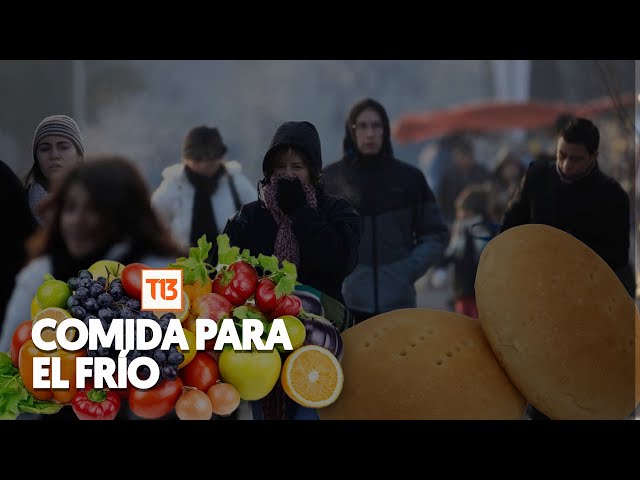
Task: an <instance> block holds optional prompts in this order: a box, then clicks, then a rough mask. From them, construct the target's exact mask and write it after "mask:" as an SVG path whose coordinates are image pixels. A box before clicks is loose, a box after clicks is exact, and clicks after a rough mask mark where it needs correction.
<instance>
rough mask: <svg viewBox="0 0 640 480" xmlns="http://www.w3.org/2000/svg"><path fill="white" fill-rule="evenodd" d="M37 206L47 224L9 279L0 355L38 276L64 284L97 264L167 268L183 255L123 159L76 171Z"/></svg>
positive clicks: (82, 166) (132, 168)
mask: <svg viewBox="0 0 640 480" xmlns="http://www.w3.org/2000/svg"><path fill="white" fill-rule="evenodd" d="M40 208H41V210H43V211H44V213H45V214H46V215H47V218H50V220H51V221H50V222H48V223H47V225H46V226H45V227H43V228H41V229H39V230H38V231H37V232H36V233H35V234H34V236H33V238H31V239H30V240H29V247H30V251H29V259H30V261H29V263H28V264H27V265H26V266H25V267H24V268H23V269H22V270H20V272H19V273H18V275H17V277H16V284H15V287H14V289H13V292H12V294H11V297H10V299H9V304H8V306H7V310H6V314H5V317H4V325H3V328H2V332H1V335H0V352H8V351H9V347H10V344H11V337H12V335H13V332H14V330H15V328H16V327H17V326H18V325H19V324H20V323H21V322H23V321H24V320H25V319H26V318H29V317H28V316H29V312H30V309H31V301H32V299H33V297H34V296H35V295H36V292H37V290H38V287H39V286H40V285H41V284H42V282H43V281H44V275H45V274H47V273H48V274H51V275H53V277H54V278H56V279H58V280H62V281H65V282H66V281H67V280H68V279H69V278H71V277H75V276H77V275H78V272H79V271H80V270H84V269H87V268H89V267H90V266H91V265H92V264H93V263H94V262H96V261H98V260H115V261H118V262H120V263H123V264H125V265H126V264H128V263H134V262H141V263H144V264H146V265H148V266H149V267H151V268H163V267H164V268H166V267H167V265H169V264H170V263H173V262H175V260H176V258H178V257H179V256H181V255H184V253H185V252H184V251H182V250H180V249H179V248H178V247H177V245H176V244H175V243H174V242H173V241H172V237H171V235H170V233H169V232H167V231H166V230H165V227H164V226H163V224H162V223H161V222H160V221H159V219H158V217H157V216H156V214H155V212H154V211H153V208H152V207H151V202H150V192H149V189H148V187H147V185H146V183H145V181H144V178H143V177H142V175H141V173H140V172H139V171H138V169H137V168H136V167H135V166H134V165H133V163H132V162H131V161H129V160H127V159H124V158H120V157H101V158H97V159H95V160H94V161H91V162H87V163H83V164H79V165H77V166H76V167H74V169H72V170H71V171H69V172H68V174H67V175H65V177H64V178H63V179H62V182H61V183H60V184H58V185H57V186H56V188H55V189H54V190H53V191H52V193H51V195H49V196H48V197H47V199H46V201H45V202H43V203H42V204H41V206H40ZM81 320H82V319H81Z"/></svg>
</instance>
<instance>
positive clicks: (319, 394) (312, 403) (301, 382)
mask: <svg viewBox="0 0 640 480" xmlns="http://www.w3.org/2000/svg"><path fill="white" fill-rule="evenodd" d="M280 382H281V383H282V388H283V389H284V391H285V393H286V394H287V395H288V396H289V398H291V399H292V400H293V401H294V402H296V403H298V404H299V405H302V406H303V407H309V408H322V407H326V406H327V405H331V404H332V403H333V402H335V401H336V400H337V399H338V397H339V396H340V393H341V392H342V385H343V383H344V374H343V372H342V366H341V365H340V362H339V361H338V359H337V358H336V357H335V355H333V354H332V353H331V352H330V351H329V350H327V349H326V348H322V347H319V346H317V345H305V346H302V347H300V348H298V349H297V350H294V351H293V352H291V354H289V356H288V357H287V359H286V360H285V362H284V365H283V366H282V373H281V376H280Z"/></svg>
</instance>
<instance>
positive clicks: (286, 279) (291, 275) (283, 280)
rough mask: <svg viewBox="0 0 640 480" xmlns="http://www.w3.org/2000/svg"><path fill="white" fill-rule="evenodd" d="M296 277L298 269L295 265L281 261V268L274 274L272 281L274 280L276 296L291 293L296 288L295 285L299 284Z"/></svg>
mask: <svg viewBox="0 0 640 480" xmlns="http://www.w3.org/2000/svg"><path fill="white" fill-rule="evenodd" d="M297 277H298V271H297V269H296V266H295V265H294V264H293V263H291V262H288V261H286V260H284V261H283V262H282V268H281V269H280V270H279V271H278V272H277V273H276V274H274V280H273V281H274V282H276V288H275V289H274V292H275V294H276V298H280V297H282V296H283V295H288V294H290V293H292V292H293V290H294V289H295V288H296V285H299V284H300V282H298V281H296V278H297Z"/></svg>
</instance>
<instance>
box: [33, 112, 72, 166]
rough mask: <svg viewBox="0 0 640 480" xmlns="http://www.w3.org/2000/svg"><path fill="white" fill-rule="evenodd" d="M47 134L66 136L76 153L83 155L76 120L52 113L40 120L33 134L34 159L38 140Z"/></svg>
mask: <svg viewBox="0 0 640 480" xmlns="http://www.w3.org/2000/svg"><path fill="white" fill-rule="evenodd" d="M48 135H58V136H60V137H65V138H68V139H69V140H70V141H71V143H73V144H74V145H75V147H76V150H78V153H79V154H80V155H82V156H83V157H84V143H83V141H82V135H80V128H78V124H77V123H76V121H75V120H74V119H73V118H71V117H67V116H66V115H52V116H50V117H47V118H45V119H44V120H42V121H41V122H40V124H39V125H38V127H37V128H36V131H35V133H34V134H33V159H34V160H36V161H37V159H36V151H37V150H38V144H39V143H40V141H41V140H42V139H43V138H44V137H46V136H48Z"/></svg>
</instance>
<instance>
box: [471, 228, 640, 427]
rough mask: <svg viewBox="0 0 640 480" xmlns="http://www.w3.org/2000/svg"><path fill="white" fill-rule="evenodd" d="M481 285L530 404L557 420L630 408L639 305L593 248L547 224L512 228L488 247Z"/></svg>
mask: <svg viewBox="0 0 640 480" xmlns="http://www.w3.org/2000/svg"><path fill="white" fill-rule="evenodd" d="M605 234H606V232H605ZM475 288H476V297H477V303H478V312H479V316H480V323H481V326H482V328H483V330H484V332H485V335H486V337H487V339H488V341H489V343H490V344H491V347H492V349H493V351H494V352H495V354H496V356H497V358H498V360H499V361H500V363H501V364H502V365H503V367H504V369H505V371H506V372H507V374H508V375H509V377H510V378H511V380H512V382H513V383H514V384H515V385H516V387H517V388H518V390H519V391H520V392H522V394H523V395H524V396H525V398H526V399H527V400H528V401H529V403H531V404H532V405H533V406H535V407H536V408H537V409H538V410H540V411H541V412H542V413H544V414H545V415H547V416H548V417H550V418H552V419H622V418H625V417H626V416H628V415H629V414H630V413H631V412H632V411H633V409H634V407H635V406H636V405H637V403H638V398H637V396H636V392H637V391H638V386H639V385H640V382H639V378H640V376H639V374H640V362H639V360H640V356H639V354H638V351H637V350H636V349H635V345H636V340H637V338H638V325H639V323H638V322H639V318H638V308H637V307H636V305H635V303H634V301H633V299H632V298H631V297H630V296H629V294H628V293H627V292H626V290H625V288H624V286H623V285H622V283H621V282H620V281H619V279H618V277H617V276H616V275H615V273H614V272H613V271H612V270H611V269H610V268H609V266H608V265H607V264H606V263H605V262H604V261H603V260H602V259H601V258H600V257H599V256H598V255H597V254H596V253H595V252H594V251H593V250H591V249H590V248H589V247H587V246H586V245H585V244H584V243H582V242H580V241H579V240H577V239H576V238H574V237H573V236H571V235H569V234H568V233H565V232H563V231H561V230H558V229H556V228H553V227H549V226H546V225H537V224H535V225H522V226H519V227H515V228H511V229H509V230H507V231H505V232H503V233H501V234H500V235H498V236H497V237H495V238H494V239H493V240H491V242H489V244H488V245H487V246H486V248H485V249H484V251H483V253H482V255H481V257H480V263H479V266H478V271H477V274H476V283H475Z"/></svg>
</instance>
